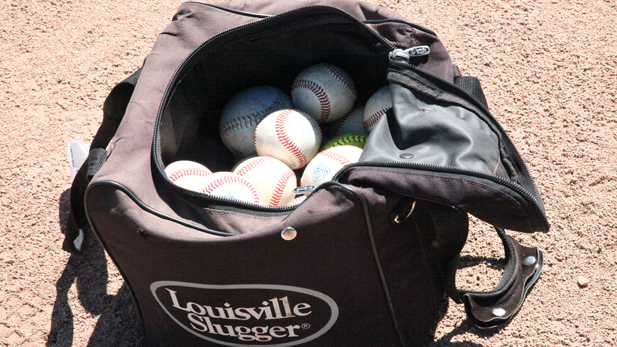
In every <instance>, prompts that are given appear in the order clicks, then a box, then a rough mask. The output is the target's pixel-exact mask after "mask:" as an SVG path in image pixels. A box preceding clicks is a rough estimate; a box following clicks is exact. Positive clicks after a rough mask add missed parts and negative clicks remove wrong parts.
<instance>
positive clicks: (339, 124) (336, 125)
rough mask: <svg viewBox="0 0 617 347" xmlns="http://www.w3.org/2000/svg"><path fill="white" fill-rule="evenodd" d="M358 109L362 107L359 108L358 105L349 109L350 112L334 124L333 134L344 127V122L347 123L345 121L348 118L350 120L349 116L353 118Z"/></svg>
mask: <svg viewBox="0 0 617 347" xmlns="http://www.w3.org/2000/svg"><path fill="white" fill-rule="evenodd" d="M360 107H362V106H361V105H358V104H356V105H354V106H353V107H352V108H351V111H349V112H348V113H347V114H346V115H345V116H343V118H341V119H339V120H338V121H337V122H336V123H335V126H334V129H333V132H334V133H336V132H338V131H339V130H341V128H342V127H343V125H345V122H347V120H348V119H349V118H351V116H353V114H354V113H355V112H356V111H358V109H360Z"/></svg>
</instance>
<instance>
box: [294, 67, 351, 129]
mask: <svg viewBox="0 0 617 347" xmlns="http://www.w3.org/2000/svg"><path fill="white" fill-rule="evenodd" d="M356 98H357V95H356V86H355V84H354V82H353V80H352V79H351V76H349V74H348V73H347V72H345V71H344V70H343V69H341V68H340V67H338V66H336V65H332V64H317V65H313V66H309V67H308V68H306V69H304V70H302V72H300V74H299V75H298V76H297V77H296V79H295V80H294V83H293V84H292V86H291V99H292V100H293V103H294V106H295V107H296V108H299V109H301V110H302V111H304V112H306V113H308V114H310V115H311V116H313V118H315V120H316V121H317V123H319V124H323V123H328V122H334V121H335V120H337V119H339V118H341V117H343V116H344V115H346V114H347V112H349V110H351V108H352V107H353V105H354V103H355V102H356Z"/></svg>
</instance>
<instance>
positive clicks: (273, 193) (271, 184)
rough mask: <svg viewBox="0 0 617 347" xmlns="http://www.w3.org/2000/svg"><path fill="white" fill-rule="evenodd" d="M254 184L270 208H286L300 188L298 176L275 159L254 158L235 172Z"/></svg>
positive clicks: (244, 162) (241, 163) (262, 200)
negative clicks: (296, 190)
mask: <svg viewBox="0 0 617 347" xmlns="http://www.w3.org/2000/svg"><path fill="white" fill-rule="evenodd" d="M233 172H234V173H235V174H238V175H240V176H242V177H244V178H246V179H247V180H249V182H251V183H252V184H253V186H254V187H255V189H257V194H259V200H261V202H262V203H263V204H266V205H269V206H285V205H287V204H288V203H289V202H290V201H291V200H293V198H294V196H295V194H294V193H293V190H294V189H296V187H297V186H298V184H297V179H296V175H295V174H294V172H293V171H292V170H291V169H290V168H289V166H287V165H285V163H283V162H282V161H280V160H278V159H276V158H273V157H252V158H248V159H245V160H243V161H242V162H240V163H239V164H238V165H237V166H236V167H235V169H234V170H233Z"/></svg>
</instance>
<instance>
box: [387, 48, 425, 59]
mask: <svg viewBox="0 0 617 347" xmlns="http://www.w3.org/2000/svg"><path fill="white" fill-rule="evenodd" d="M429 53H431V49H430V47H429V46H416V47H411V48H407V49H400V48H397V49H395V50H393V51H392V52H390V60H392V61H405V62H408V61H409V59H411V58H417V57H423V56H425V55H428V54H429Z"/></svg>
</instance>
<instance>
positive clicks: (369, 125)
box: [364, 86, 392, 132]
mask: <svg viewBox="0 0 617 347" xmlns="http://www.w3.org/2000/svg"><path fill="white" fill-rule="evenodd" d="M390 109H392V94H391V93H390V86H385V87H381V88H380V89H379V90H378V91H376V92H375V93H374V94H373V95H371V97H370V98H369V99H368V101H367V102H366V106H365V107H364V128H366V130H368V131H369V132H370V131H371V130H373V127H374V126H375V124H377V121H378V120H379V119H381V117H383V116H384V115H385V114H386V112H388V111H389V110H390Z"/></svg>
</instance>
